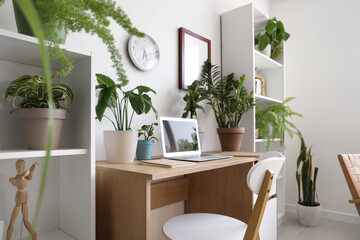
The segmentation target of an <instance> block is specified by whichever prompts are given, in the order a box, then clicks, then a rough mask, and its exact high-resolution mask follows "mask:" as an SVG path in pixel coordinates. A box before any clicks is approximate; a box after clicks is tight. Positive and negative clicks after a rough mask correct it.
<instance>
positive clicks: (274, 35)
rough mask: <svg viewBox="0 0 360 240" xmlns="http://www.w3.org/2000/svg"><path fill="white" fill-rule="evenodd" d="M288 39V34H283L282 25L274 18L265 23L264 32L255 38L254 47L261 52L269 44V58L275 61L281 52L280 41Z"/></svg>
mask: <svg viewBox="0 0 360 240" xmlns="http://www.w3.org/2000/svg"><path fill="white" fill-rule="evenodd" d="M289 37H290V34H289V33H287V32H285V28H284V25H283V23H282V22H281V21H278V20H277V19H276V18H275V17H274V18H272V19H270V20H268V21H267V23H266V25H265V32H264V33H263V34H262V33H261V31H260V32H259V34H258V35H257V36H256V37H255V45H258V48H259V50H260V51H263V50H264V49H265V48H266V47H267V45H268V44H270V46H271V55H270V57H271V58H272V59H274V60H275V59H276V58H277V57H278V56H279V54H280V53H281V52H282V50H283V49H282V46H281V43H282V41H286V40H288V39H289Z"/></svg>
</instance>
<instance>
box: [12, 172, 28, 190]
mask: <svg viewBox="0 0 360 240" xmlns="http://www.w3.org/2000/svg"><path fill="white" fill-rule="evenodd" d="M29 174H30V172H29V170H25V171H24V172H23V173H22V174H21V175H18V176H16V177H14V178H10V179H9V182H10V183H11V185H13V186H14V187H16V186H17V185H18V184H19V183H20V182H21V180H23V179H24V178H26V177H27V176H29Z"/></svg>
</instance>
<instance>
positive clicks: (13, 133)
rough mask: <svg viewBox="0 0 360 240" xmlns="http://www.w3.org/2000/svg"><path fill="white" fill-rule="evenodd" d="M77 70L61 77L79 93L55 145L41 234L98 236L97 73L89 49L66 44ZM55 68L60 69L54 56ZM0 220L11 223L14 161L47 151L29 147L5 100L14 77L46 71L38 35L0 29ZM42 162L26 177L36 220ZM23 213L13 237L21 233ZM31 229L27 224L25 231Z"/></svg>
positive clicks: (54, 238) (38, 157)
mask: <svg viewBox="0 0 360 240" xmlns="http://www.w3.org/2000/svg"><path fill="white" fill-rule="evenodd" d="M67 53H68V54H70V55H71V56H72V58H73V59H74V67H75V68H74V71H73V73H72V74H70V75H69V76H68V77H66V78H65V79H59V81H60V82H65V83H66V84H68V85H70V87H71V88H72V90H73V92H74V94H75V98H74V102H73V105H72V106H71V107H70V111H71V112H70V114H68V117H67V119H66V120H65V122H64V129H63V136H62V141H61V149H59V150H55V151H52V156H53V157H52V160H51V163H50V168H49V174H48V180H47V186H46V189H45V195H44V200H43V203H42V208H41V212H40V218H39V221H38V225H37V228H36V231H37V232H38V235H39V239H51V240H65V239H84V240H89V239H95V133H94V129H95V113H94V109H95V102H94V101H95V99H94V96H95V87H94V84H93V83H94V82H95V79H93V78H94V77H95V73H94V72H92V64H93V63H92V56H91V53H90V52H89V53H83V52H79V51H76V50H70V49H67ZM52 68H53V69H56V68H57V66H56V64H55V62H52ZM0 73H1V74H0V136H1V137H0V220H5V226H4V228H5V231H6V229H7V226H8V223H9V219H10V216H11V212H12V209H13V207H14V198H15V193H16V189H15V188H13V187H12V186H11V184H10V183H9V182H8V179H9V178H10V177H13V176H14V175H16V170H15V161H16V160H17V159H20V158H21V159H24V160H25V162H26V169H28V168H29V167H30V166H31V164H32V163H34V162H35V161H40V162H41V163H43V158H44V155H45V151H30V150H26V149H25V141H24V136H23V131H22V125H21V122H20V120H19V119H18V116H17V112H13V113H11V114H10V111H11V110H12V108H11V101H9V102H6V103H5V102H4V93H5V89H6V88H7V87H8V85H9V83H10V81H12V80H14V79H16V78H17V77H19V76H21V75H24V74H30V75H33V74H42V64H41V57H40V54H39V47H38V43H37V39H35V38H33V37H29V36H25V35H22V34H18V33H14V32H9V31H6V30H2V29H0ZM42 165H43V164H41V165H40V166H39V167H38V168H37V169H36V171H35V173H34V178H33V180H32V181H30V182H29V183H28V192H29V201H28V205H29V220H30V221H31V220H32V217H33V216H34V211H35V207H36V201H37V196H38V192H39V184H40V178H41V174H42ZM20 219H21V216H20V215H19V216H18V219H17V221H16V223H15V231H14V234H13V239H18V238H19V237H20V228H21V222H20ZM27 235H28V233H27V231H26V230H24V228H23V235H22V236H23V237H25V236H27Z"/></svg>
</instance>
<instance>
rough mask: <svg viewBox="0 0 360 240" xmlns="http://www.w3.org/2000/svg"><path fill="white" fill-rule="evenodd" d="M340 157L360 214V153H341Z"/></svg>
mask: <svg viewBox="0 0 360 240" xmlns="http://www.w3.org/2000/svg"><path fill="white" fill-rule="evenodd" d="M338 159H339V162H340V165H341V168H342V170H343V172H344V175H345V179H346V182H347V184H348V186H349V189H350V192H351V195H352V197H353V200H357V201H358V203H355V206H356V209H357V211H358V214H359V215H360V204H359V201H360V154H339V155H338Z"/></svg>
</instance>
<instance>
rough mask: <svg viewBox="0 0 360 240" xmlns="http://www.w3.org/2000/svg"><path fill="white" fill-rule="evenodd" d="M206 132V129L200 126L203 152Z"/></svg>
mask: <svg viewBox="0 0 360 240" xmlns="http://www.w3.org/2000/svg"><path fill="white" fill-rule="evenodd" d="M205 132H206V131H205V128H204V127H201V126H199V136H200V147H201V150H202V146H203V143H204V137H205Z"/></svg>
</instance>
